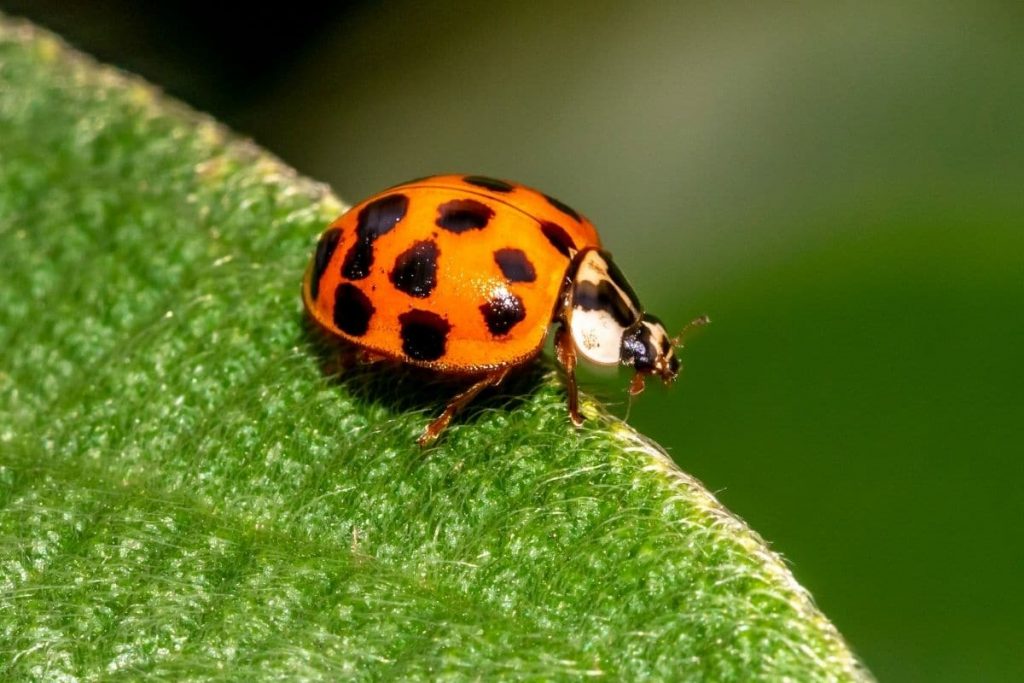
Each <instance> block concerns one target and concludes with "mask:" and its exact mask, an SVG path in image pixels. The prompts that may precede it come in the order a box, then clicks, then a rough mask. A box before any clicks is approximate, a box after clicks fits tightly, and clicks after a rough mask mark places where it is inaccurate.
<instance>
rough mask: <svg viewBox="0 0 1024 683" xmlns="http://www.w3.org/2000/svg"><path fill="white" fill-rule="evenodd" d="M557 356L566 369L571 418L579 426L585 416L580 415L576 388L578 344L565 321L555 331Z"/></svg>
mask: <svg viewBox="0 0 1024 683" xmlns="http://www.w3.org/2000/svg"><path fill="white" fill-rule="evenodd" d="M555 358H556V359H557V360H558V363H559V365H561V366H562V367H563V368H564V369H565V376H566V383H567V384H568V386H567V387H566V390H567V392H568V394H569V396H568V398H569V419H570V420H572V423H573V424H574V425H576V426H577V427H579V426H581V425H582V424H583V416H582V415H580V397H579V390H578V389H577V388H576V346H575V345H574V344H573V342H572V336H571V335H570V334H569V330H568V329H566V327H565V323H562V324H561V325H559V326H558V330H557V331H556V332H555Z"/></svg>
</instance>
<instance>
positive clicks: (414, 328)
mask: <svg viewBox="0 0 1024 683" xmlns="http://www.w3.org/2000/svg"><path fill="white" fill-rule="evenodd" d="M398 322H399V324H400V325H401V326H402V331H401V334H402V351H404V352H405V355H407V356H409V358H412V359H413V360H437V359H438V358H440V357H441V356H443V355H444V351H445V344H446V343H447V341H448V332H450V331H451V329H452V326H451V325H450V324H449V323H448V321H447V320H445V319H444V318H442V317H441V316H439V315H438V314H436V313H431V312H430V311H420V310H415V309H414V310H411V311H409V312H408V313H403V314H401V315H400V316H398Z"/></svg>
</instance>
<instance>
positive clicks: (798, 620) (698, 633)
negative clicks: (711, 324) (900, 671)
mask: <svg viewBox="0 0 1024 683" xmlns="http://www.w3.org/2000/svg"><path fill="white" fill-rule="evenodd" d="M297 134H299V132H298V131H297ZM338 162H339V163H344V150H338ZM341 209H342V206H341V203H340V202H339V201H338V200H337V199H335V198H334V197H333V196H332V195H330V193H329V192H328V191H327V190H326V189H325V188H323V187H322V186H319V185H317V184H315V183H312V182H309V181H307V180H304V179H302V178H299V177H297V176H296V175H295V174H294V173H293V172H292V171H291V170H289V169H288V168H286V167H284V166H283V165H282V164H281V163H280V162H278V161H277V160H275V159H274V158H273V157H271V156H269V155H268V154H267V153H265V152H263V151H262V150H260V149H258V148H256V147H255V146H253V145H252V144H249V143H247V142H244V141H241V140H239V139H237V138H235V137H233V136H232V135H230V134H229V133H227V132H226V131H225V130H224V129H222V128H221V127H220V126H218V125H217V124H216V123H214V122H212V121H210V120H208V119H206V118H204V117H202V116H199V115H197V114H195V113H193V112H191V111H189V110H187V109H186V108H184V107H182V106H181V105H178V104H176V103H174V102H170V101H168V100H167V99H165V98H163V97H161V96H160V95H159V94H158V93H157V92H156V91H155V90H154V89H153V88H152V87H150V86H148V85H146V84H144V83H141V82H139V81H138V80H136V79H133V78H130V77H126V76H124V75H123V74H120V73H118V72H116V71H113V70H111V69H109V68H103V67H99V66H97V65H96V64H94V63H93V62H91V61H90V60H89V59H87V58H85V57H83V56H82V55H80V54H77V53H75V52H73V51H71V50H69V49H67V48H66V47H64V46H63V45H62V44H61V43H60V42H59V41H58V40H57V39H55V38H53V37H52V36H49V35H47V34H45V33H43V32H41V31H39V30H37V29H34V28H31V27H29V26H27V25H24V24H19V23H16V22H12V21H10V20H3V19H0V254H2V258H3V261H2V263H3V271H2V275H0V349H2V356H0V357H2V365H0V678H4V679H5V680H6V679H39V680H69V681H70V680H98V679H104V680H107V679H114V680H117V679H132V680H134V679H137V678H141V677H154V678H168V679H177V678H182V677H187V678H190V679H193V680H213V679H239V680H249V679H252V678H254V677H288V678H309V679H331V680H333V679H338V678H345V677H349V676H360V677H399V676H400V677H403V678H431V679H432V678H439V677H457V678H461V677H467V678H469V677H472V678H480V677H490V676H494V675H500V676H505V677H511V676H515V677H527V678H561V677H570V676H571V677H576V676H596V675H604V676H607V677H609V678H612V679H620V678H641V677H652V678H663V679H674V680H679V679H705V680H714V681H751V680H783V679H787V678H788V679H789V680H864V679H867V678H868V677H869V676H868V674H867V673H866V672H865V671H864V670H863V669H862V668H861V667H860V665H859V664H858V662H857V661H856V659H855V658H854V657H853V656H852V655H851V653H850V651H849V650H848V649H847V647H846V645H845V644H844V643H843V641H842V639H841V637H840V636H839V635H838V633H837V632H836V631H835V629H834V628H833V627H832V625H831V624H830V623H829V622H828V621H827V620H826V619H825V618H824V617H823V616H822V615H821V614H820V613H819V612H818V610H817V609H816V608H815V607H814V605H813V603H812V602H811V600H810V598H809V596H808V595H807V593H806V592H805V591H804V590H803V589H802V588H801V587H800V586H799V585H798V584H797V583H796V582H795V581H794V579H793V577H792V576H791V574H790V573H789V571H788V570H787V569H786V567H785V565H784V564H783V563H782V562H781V561H780V559H779V558H778V556H777V555H775V554H774V553H773V552H771V551H770V550H769V549H768V548H767V547H766V546H765V544H764V542H763V541H762V540H761V539H760V538H759V537H758V536H757V535H756V534H754V533H753V532H752V531H751V530H749V529H748V528H747V527H746V526H744V525H743V524H742V523H741V522H739V521H738V520H737V519H736V518H734V517H732V516H731V515H730V514H729V513H728V512H727V511H726V510H724V509H723V508H722V507H721V506H720V505H719V504H718V503H717V502H716V501H715V499H714V498H713V497H712V496H711V495H710V494H709V493H708V492H707V491H705V490H704V489H703V488H702V487H701V486H700V484H698V483H697V482H696V481H694V480H693V479H692V478H690V477H688V476H687V475H685V474H683V473H682V472H680V471H679V470H678V469H677V468H676V466H675V465H674V464H673V463H672V462H671V460H670V459H669V458H668V457H667V456H666V455H665V453H664V452H663V451H662V450H661V449H660V448H658V447H657V446H656V445H654V444H652V443H649V442H648V441H646V440H645V439H644V438H642V437H641V436H639V435H637V434H636V433H634V432H633V431H632V430H631V429H630V428H629V427H628V426H626V425H624V424H622V423H621V422H618V421H617V420H615V419H613V418H611V417H609V416H607V415H606V414H604V413H603V412H602V411H601V409H600V407H599V406H598V405H596V404H595V403H594V402H593V401H591V400H586V399H585V401H584V409H585V411H586V412H587V414H588V415H590V416H591V419H590V420H588V422H587V425H586V427H585V428H584V429H583V430H581V431H575V430H574V429H573V428H572V427H570V425H569V422H568V420H567V418H566V411H565V404H564V392H563V388H562V385H561V383H560V381H559V379H558V378H557V376H555V374H554V373H553V372H552V371H551V369H550V368H551V366H550V363H549V362H544V363H541V364H539V365H538V368H537V370H535V371H532V372H527V373H525V374H523V375H522V376H521V377H520V378H519V379H518V380H516V381H514V382H513V383H512V385H511V386H510V387H509V388H507V389H505V390H503V391H501V392H498V393H496V394H492V395H491V396H490V398H486V399H484V400H482V401H480V402H479V403H478V404H477V405H476V406H474V407H473V408H472V409H470V410H468V411H467V412H466V414H465V415H463V416H461V417H460V418H458V419H457V420H456V423H455V424H454V425H453V427H452V428H451V430H450V431H449V432H448V433H447V434H445V436H444V438H443V440H442V441H441V442H440V444H439V445H438V446H437V447H436V448H433V449H431V450H429V451H427V452H423V451H421V450H420V449H419V448H417V447H416V445H415V444H414V439H415V437H416V436H417V434H418V433H419V431H420V430H421V429H422V428H423V426H424V424H425V423H426V422H427V421H428V419H429V418H430V417H431V416H432V415H434V414H436V412H437V411H438V410H439V409H440V407H441V406H442V405H443V404H444V401H445V398H446V397H448V396H449V395H450V393H451V388H450V387H446V386H443V385H437V384H426V385H424V384H423V383H422V381H421V379H420V378H419V377H416V376H410V375H408V374H406V373H403V372H399V371H396V370H390V371H387V370H381V369H379V368H369V369H364V368H360V369H355V370H352V371H349V372H345V373H342V374H341V375H340V376H336V375H332V373H331V371H330V366H331V365H332V355H333V354H332V350H331V348H330V347H329V346H326V345H324V344H322V343H320V342H319V341H318V340H317V339H315V337H314V335H313V334H311V332H310V331H309V330H308V329H307V327H306V325H305V324H304V322H303V321H304V318H303V314H302V307H301V303H300V299H299V280H300V277H301V274H302V271H303V268H304V265H305V263H306V259H307V258H308V257H309V254H310V252H311V250H312V247H313V245H314V241H315V237H316V235H317V233H318V232H319V231H320V229H321V228H322V227H323V226H324V225H325V224H326V223H327V222H328V221H329V220H330V219H331V218H333V217H334V216H335V215H336V214H338V213H339V212H340V211H341ZM736 457H737V458H743V457H750V454H743V453H737V454H736Z"/></svg>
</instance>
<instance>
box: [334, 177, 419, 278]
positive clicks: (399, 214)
mask: <svg viewBox="0 0 1024 683" xmlns="http://www.w3.org/2000/svg"><path fill="white" fill-rule="evenodd" d="M408 208H409V198H408V197H406V196H405V195H404V194H389V195H387V196H385V197H381V198H380V199H375V200H374V201H372V202H370V203H369V204H367V205H366V206H364V207H363V208H362V209H360V210H359V220H358V222H357V224H356V241H355V244H353V245H352V247H351V248H350V249H349V250H348V253H347V254H345V262H344V263H343V264H342V266H341V274H342V275H344V276H345V277H347V278H348V279H349V280H362V279H363V278H364V277H366V276H367V275H369V274H370V266H372V265H373V243H374V241H376V240H377V238H378V237H380V236H381V235H384V234H386V233H387V232H389V231H390V230H391V229H392V228H394V227H395V226H396V225H398V221H400V220H402V218H404V217H405V212H406V210H407V209H408Z"/></svg>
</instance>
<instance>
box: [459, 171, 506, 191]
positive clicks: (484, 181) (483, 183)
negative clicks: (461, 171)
mask: <svg viewBox="0 0 1024 683" xmlns="http://www.w3.org/2000/svg"><path fill="white" fill-rule="evenodd" d="M463 180H464V181H465V182H467V183H469V184H470V185H476V186H477V187H482V188H484V189H487V190H491V191H492V192H511V191H512V190H513V189H515V188H514V187H512V185H510V184H508V183H506V182H505V181H504V180H498V179H497V178H488V177H487V176H482V175H468V176H466V177H465V178H463Z"/></svg>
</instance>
